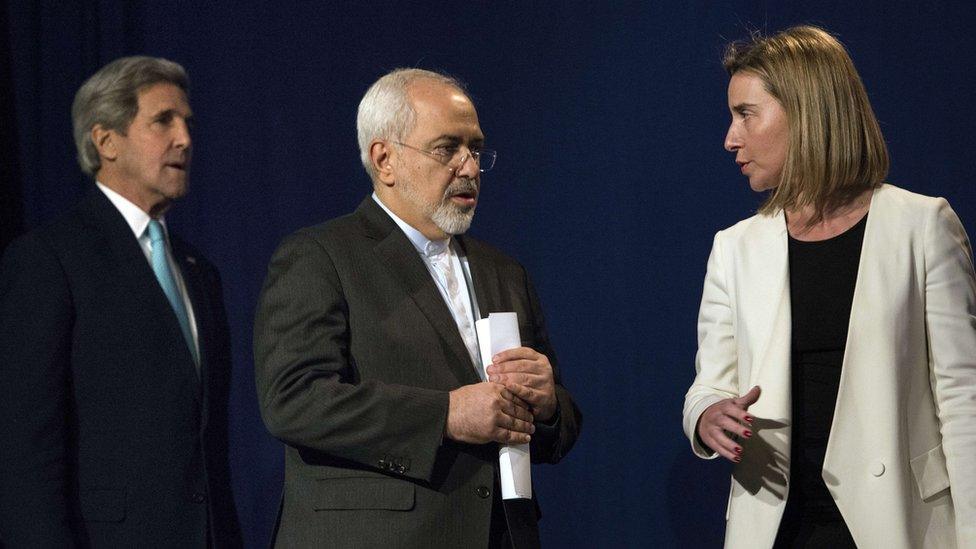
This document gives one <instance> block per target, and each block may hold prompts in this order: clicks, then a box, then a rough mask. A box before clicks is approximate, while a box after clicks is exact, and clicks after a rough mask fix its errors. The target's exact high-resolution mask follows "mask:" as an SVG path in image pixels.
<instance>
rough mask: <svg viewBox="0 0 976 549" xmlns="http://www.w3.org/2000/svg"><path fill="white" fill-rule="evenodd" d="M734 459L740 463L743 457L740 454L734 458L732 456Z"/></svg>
mask: <svg viewBox="0 0 976 549" xmlns="http://www.w3.org/2000/svg"><path fill="white" fill-rule="evenodd" d="M732 461H734V462H736V463H740V462H741V461H742V458H740V457H739V456H735V457H734V458H732Z"/></svg>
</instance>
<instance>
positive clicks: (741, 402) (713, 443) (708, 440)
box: [698, 385, 762, 463]
mask: <svg viewBox="0 0 976 549" xmlns="http://www.w3.org/2000/svg"><path fill="white" fill-rule="evenodd" d="M761 392H762V390H761V389H760V388H759V386H758V385H756V386H755V387H753V388H752V389H750V390H749V392H748V393H746V394H744V395H742V396H740V397H739V398H727V399H724V400H720V401H718V402H716V403H715V404H712V405H711V406H709V407H708V408H705V411H704V412H702V415H701V417H700V418H698V438H699V439H701V442H702V444H704V445H705V446H707V447H709V448H711V449H712V450H713V451H715V452H718V453H719V455H721V456H722V457H724V458H726V459H728V460H730V461H733V462H735V463H739V462H740V461H742V446H740V445H739V444H738V443H737V442H736V441H735V440H733V439H732V436H733V435H735V436H740V437H742V438H749V437H751V436H752V431H751V430H749V429H748V427H752V416H750V415H749V413H748V410H749V407H750V406H752V405H753V404H755V403H756V401H757V400H759V394H760V393H761Z"/></svg>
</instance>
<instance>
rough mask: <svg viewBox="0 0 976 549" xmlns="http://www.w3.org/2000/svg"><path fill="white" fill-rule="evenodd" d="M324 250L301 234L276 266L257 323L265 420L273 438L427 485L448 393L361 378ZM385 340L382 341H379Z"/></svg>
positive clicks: (333, 273)
mask: <svg viewBox="0 0 976 549" xmlns="http://www.w3.org/2000/svg"><path fill="white" fill-rule="evenodd" d="M350 314H351V313H350V311H349V309H348V306H347V303H346V300H345V298H344V295H343V291H342V287H341V283H340V279H339V276H338V274H337V272H336V270H335V267H334V264H333V262H332V259H331V258H330V256H329V254H328V252H327V251H326V250H325V249H324V248H323V247H322V246H321V245H320V244H319V243H318V242H316V241H315V240H313V239H312V238H310V237H308V236H306V235H304V234H302V233H298V234H296V235H293V236H291V237H289V238H288V239H286V240H285V242H284V243H282V245H281V246H280V248H279V249H278V251H277V252H276V253H275V255H274V257H273V258H272V260H271V265H270V267H269V271H268V277H267V280H266V281H265V284H264V289H263V290H262V293H261V297H260V300H259V303H258V310H257V317H256V319H255V325H254V359H255V371H256V380H257V390H258V400H259V403H260V406H261V413H262V417H263V418H264V422H265V424H266V425H267V427H268V430H269V431H270V432H271V434H272V435H274V436H275V437H277V438H278V439H279V440H281V441H283V442H285V443H286V444H289V445H291V446H294V447H299V448H311V449H314V450H317V451H319V452H324V453H326V454H328V455H330V456H332V457H335V458H339V459H342V460H349V461H352V462H356V463H359V464H361V465H365V466H368V467H379V468H384V467H383V464H384V463H385V464H389V462H390V461H393V462H395V463H396V462H399V463H400V464H402V465H403V466H404V467H403V468H402V469H401V470H399V471H398V470H397V469H398V467H389V466H387V467H385V468H386V469H388V470H390V469H392V470H393V472H399V473H400V474H403V475H405V476H408V477H412V478H417V479H422V480H430V476H431V473H432V471H433V468H434V462H435V460H436V458H437V453H438V451H439V449H440V447H441V442H442V438H443V433H444V426H445V423H446V421H447V411H448V405H449V396H448V393H447V392H446V391H436V390H430V389H423V388H419V387H411V386H406V385H395V384H387V383H382V382H378V381H375V380H366V381H363V380H359V379H357V374H356V372H355V368H354V364H353V358H352V357H351V356H350V351H349V341H350V337H351V334H350V332H349V315H350ZM378 343H380V342H378Z"/></svg>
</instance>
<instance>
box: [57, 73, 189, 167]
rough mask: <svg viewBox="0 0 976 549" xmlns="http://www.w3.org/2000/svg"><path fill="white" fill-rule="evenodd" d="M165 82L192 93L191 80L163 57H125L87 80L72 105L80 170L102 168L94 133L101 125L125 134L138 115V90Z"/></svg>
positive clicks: (72, 120)
mask: <svg viewBox="0 0 976 549" xmlns="http://www.w3.org/2000/svg"><path fill="white" fill-rule="evenodd" d="M160 82H166V83H170V84H173V85H175V86H178V87H179V88H180V89H182V90H183V92H184V93H189V88H190V80H189V78H188V77H187V76H186V70H184V69H183V67H182V66H180V65H179V64H178V63H174V62H172V61H169V60H166V59H163V58H161V57H143V56H135V57H123V58H121V59H116V60H115V61H112V62H111V63H109V64H108V65H105V66H104V67H102V68H101V69H99V71H98V72H96V73H95V74H93V75H92V76H91V78H89V79H88V80H86V81H85V83H84V84H82V85H81V88H79V89H78V93H76V94H75V100H74V103H72V104H71V123H72V126H73V133H74V138H75V147H76V148H77V149H78V164H80V165H81V171H83V172H85V173H86V174H88V175H92V176H93V175H95V173H97V172H98V170H99V168H101V166H102V161H101V158H99V156H98V149H96V148H95V143H93V142H92V139H91V130H92V128H93V127H95V126H96V125H101V126H102V127H103V128H105V129H107V130H115V131H117V132H119V133H121V134H122V135H125V132H126V131H127V129H128V128H129V124H131V123H132V120H133V119H134V118H135V117H136V113H137V112H139V90H141V89H143V88H145V87H146V86H151V85H153V84H158V83H160Z"/></svg>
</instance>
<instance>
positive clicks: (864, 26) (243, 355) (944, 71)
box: [0, 0, 976, 547]
mask: <svg viewBox="0 0 976 549" xmlns="http://www.w3.org/2000/svg"><path fill="white" fill-rule="evenodd" d="M4 16H6V18H4ZM804 22H811V23H819V24H822V25H825V26H826V27H827V28H828V29H830V30H832V31H834V32H835V33H837V34H839V36H840V38H841V39H842V40H843V41H844V42H845V43H846V44H847V46H848V47H849V48H850V51H851V53H852V55H853V57H854V61H855V63H856V64H857V66H858V68H859V69H860V72H861V74H862V76H863V78H864V81H865V84H866V86H867V88H868V91H869V93H870V96H871V99H872V101H873V104H874V107H875V109H876V112H877V115H878V117H879V118H880V120H881V122H882V128H883V130H884V132H885V135H886V137H887V139H888V142H889V144H890V147H891V153H892V159H893V163H892V170H891V175H890V181H891V182H893V183H895V184H897V185H901V186H903V187H906V188H908V189H911V190H914V191H918V192H922V193H925V194H932V195H942V196H945V197H946V198H948V199H949V201H950V202H951V203H952V205H953V206H954V207H955V209H956V211H957V212H958V213H959V215H960V217H961V218H962V219H963V221H964V223H965V225H966V227H967V229H968V230H969V233H970V235H976V200H974V199H976V191H974V190H973V187H972V178H973V164H974V160H973V159H974V156H976V155H974V152H973V139H972V136H973V135H974V134H976V109H974V107H973V104H972V102H973V97H974V91H973V90H974V89H976V77H974V71H973V68H974V66H973V59H974V56H976V38H974V36H976V35H974V33H973V32H972V29H973V28H976V11H974V9H973V8H971V7H967V6H965V4H964V3H963V2H958V3H941V2H933V3H915V2H911V3H908V2H905V3H899V2H885V3H879V4H877V5H875V4H874V3H872V2H846V1H845V2H823V3H816V2H814V3H810V2H768V3H766V2H721V3H718V2H715V3H713V2H702V1H689V2H680V3H679V2H675V3H667V4H665V3H660V4H659V3H652V2H633V3H623V2H619V3H618V2H577V3H558V2H468V3H440V2H431V3H428V4H420V3H411V2H364V3H353V2H349V3H326V2H295V3H291V2H278V3H273V4H272V3H262V2H247V1H245V2H233V3H231V2H222V3H211V2H149V3H145V4H137V3H133V2H126V1H115V2H113V1H108V0H103V1H97V0H76V1H73V2H59V1H46V2H14V3H9V2H8V3H4V4H3V10H2V12H0V30H4V31H6V32H4V33H3V36H0V48H2V50H0V51H2V55H0V97H2V98H3V103H2V111H0V124H2V130H0V135H2V138H3V141H2V145H3V146H2V150H0V153H2V155H3V156H2V158H0V160H2V163H3V164H2V179H0V181H2V182H3V188H2V195H0V196H2V204H0V205H2V210H0V220H2V221H3V224H2V226H0V227H2V229H3V231H4V232H3V234H2V236H3V243H5V242H6V239H7V238H8V237H9V236H10V235H11V234H13V233H14V232H17V231H19V230H24V229H29V228H32V227H36V226H38V225H40V224H43V223H45V222H48V221H49V220H51V219H52V218H53V217H54V216H56V215H57V214H58V213H60V212H63V211H65V210H66V209H67V208H68V207H69V206H70V205H71V204H72V203H73V202H74V201H76V200H77V199H78V198H79V197H80V196H81V195H82V193H83V192H84V190H85V189H86V188H87V187H88V186H89V185H91V183H90V182H89V181H86V180H85V178H84V177H83V176H82V175H81V173H80V171H79V169H78V167H77V165H76V163H75V160H74V157H75V152H74V147H73V145H72V141H71V132H70V117H69V108H70V103H71V100H72V97H73V95H74V93H75V91H76V90H77V88H78V86H79V85H80V84H81V83H82V82H83V80H84V79H85V78H87V77H88V76H89V75H90V74H91V73H92V72H94V71H95V70H96V69H97V68H98V67H100V66H101V65H103V64H105V63H106V62H108V61H110V60H112V59H114V58H116V57H119V56H123V55H131V54H149V55H158V56H163V57H167V58H171V59H174V60H176V61H179V62H180V63H182V64H183V65H184V66H185V67H186V68H187V70H188V71H189V73H190V77H191V80H192V85H193V90H192V95H191V102H192V105H193V108H194V110H195V111H196V115H197V129H196V131H195V134H194V139H195V149H196V151H195V153H196V154H195V160H194V166H193V177H192V183H193V186H192V191H191V194H190V195H189V196H188V197H187V198H186V199H185V200H183V201H182V202H181V203H179V204H178V205H177V206H176V207H175V208H174V209H173V210H172V211H171V213H170V214H169V215H168V219H169V220H170V222H171V224H172V225H173V226H174V228H175V230H176V231H178V232H179V233H181V234H182V235H184V236H186V237H188V238H189V239H190V240H191V241H193V242H194V243H195V244H196V245H197V246H198V247H199V248H201V249H202V250H203V251H204V252H205V253H206V255H208V256H209V257H210V258H211V259H212V260H213V261H214V262H215V263H216V264H217V265H218V266H219V267H220V269H221V271H222V273H223V277H224V283H225V284H224V285H225V289H226V296H225V299H226V303H227V308H228V311H229V314H230V319H231V322H232V329H233V336H234V346H235V351H234V352H235V354H234V358H235V365H234V376H235V377H234V380H233V394H232V413H231V418H232V424H231V434H230V440H231V444H232V448H231V455H232V460H233V463H232V467H233V472H234V479H233V480H234V488H235V491H236V495H237V504H238V509H239V512H240V516H241V522H242V524H243V526H244V534H245V537H246V540H247V544H248V546H249V547H260V546H262V545H264V544H265V543H266V541H267V538H268V536H269V533H270V531H271V527H272V521H273V518H274V512H275V508H276V504H277V501H278V496H279V493H280V488H281V476H282V473H281V464H282V450H281V446H280V444H279V443H278V442H277V441H276V440H274V439H272V438H271V437H270V436H269V435H268V434H267V432H266V431H265V429H264V426H263V425H262V423H261V419H260V417H259V414H258V409H257V404H256V397H255V391H254V381H253V373H252V370H253V366H252V358H251V321H252V316H253V312H254V306H255V302H256V299H257V295H258V291H259V289H260V285H261V283H262V280H263V278H264V274H265V269H266V266H267V262H268V259H269V258H270V256H271V253H272V251H273V250H274V248H275V247H276V245H277V244H278V242H279V241H280V239H281V238H282V237H283V236H284V235H286V234H288V233H290V232H292V231H294V230H296V229H298V228H299V227H303V226H306V225H310V224H314V223H318V222H320V221H323V220H325V219H329V218H331V217H334V216H337V215H340V214H344V213H346V212H349V211H351V210H352V209H353V208H354V207H355V206H356V204H357V203H358V202H359V200H361V199H362V198H363V197H364V196H365V195H366V194H367V193H368V192H369V189H370V187H369V181H368V178H367V177H366V175H365V174H364V173H363V170H362V168H361V166H360V164H359V160H358V153H357V149H356V141H355V111H356V106H357V105H358V102H359V99H360V97H361V96H362V94H363V92H364V91H365V89H366V88H367V87H368V86H369V84H370V83H372V82H373V81H374V80H375V79H376V78H377V77H378V76H379V75H381V74H382V73H384V72H385V71H387V70H389V69H392V68H394V67H397V66H418V67H424V68H433V69H440V70H445V71H447V72H449V73H452V74H455V75H457V76H459V77H461V78H462V79H463V80H465V81H466V82H468V84H469V85H470V90H471V93H472V95H473V97H474V99H475V102H476V104H477V106H478V110H479V114H480V117H481V123H482V128H483V129H484V131H485V133H486V134H487V136H488V140H489V143H490V146H493V147H494V148H497V149H498V150H499V151H500V152H499V160H498V165H497V168H496V169H495V171H493V172H491V173H490V174H488V175H487V176H486V177H485V178H484V194H483V196H482V202H481V204H480V206H479V208H478V215H477V217H476V220H475V224H474V227H473V229H472V233H473V234H475V235H477V236H479V237H481V238H483V239H486V240H488V241H490V242H492V243H494V244H496V245H497V246H499V247H501V248H502V249H504V250H507V251H508V252H509V253H510V254H512V255H514V256H515V257H517V258H518V259H520V260H521V261H522V262H523V263H524V264H525V265H526V266H527V267H528V269H529V271H530V273H532V275H533V278H534V280H535V282H536V286H537V287H538V289H539V292H540V294H541V297H542V300H543V304H544V306H545V309H546V312H547V314H548V318H549V323H550V328H551V332H552V335H553V339H554V342H555V345H556V348H557V349H558V351H559V357H560V360H561V363H562V365H563V373H564V376H565V382H566V385H567V386H568V387H569V388H570V390H572V391H573V392H574V394H575V395H576V398H577V400H578V402H579V404H580V406H581V407H582V409H583V412H584V415H585V420H586V421H585V428H584V432H583V436H582V438H581V439H580V441H579V443H578V445H577V447H576V449H575V450H574V451H573V453H572V454H571V455H570V456H569V457H568V458H567V459H566V460H565V461H564V462H563V463H562V464H560V465H559V466H557V467H547V466H540V467H537V468H536V469H535V470H534V475H535V479H536V490H537V493H538V494H539V496H540V499H541V502H542V506H543V512H544V515H545V516H544V518H543V521H542V523H541V525H542V535H543V540H544V542H545V544H546V545H547V546H550V547H640V546H654V547H708V546H711V547H715V546H718V545H719V544H720V543H721V538H722V532H723V529H724V521H723V516H724V510H725V498H726V496H727V493H728V484H727V480H726V479H727V475H728V472H729V468H728V467H727V466H725V465H724V464H723V463H719V462H703V461H699V460H697V459H696V458H694V457H693V456H692V454H691V452H690V449H689V445H688V442H687V441H686V440H685V439H684V437H683V435H682V432H681V426H680V423H681V404H682V400H683V396H684V392H685V390H686V388H687V386H688V384H689V383H690V382H691V380H692V378H693V375H694V366H693V359H694V353H695V317H696V314H697V309H698V304H699V299H700V292H701V286H702V280H703V276H704V271H705V260H706V258H707V255H708V252H709V247H710V245H711V238H712V235H713V234H714V233H715V231H717V230H719V229H722V228H724V227H726V226H729V225H731V224H732V223H734V222H735V221H737V220H739V219H741V218H744V217H747V216H749V215H751V213H752V212H753V211H754V209H755V208H756V207H757V205H758V203H759V201H760V197H757V196H755V195H753V194H752V193H751V192H750V191H749V189H748V186H747V182H746V181H745V179H744V178H743V177H742V176H741V175H740V174H739V173H738V170H737V168H736V166H735V165H734V163H733V162H732V157H731V155H730V154H728V153H726V152H725V151H724V150H723V149H722V140H723V138H724V135H725V130H726V127H727V123H728V120H729V115H728V113H727V109H726V105H725V89H726V84H727V78H726V76H725V74H724V73H723V71H722V68H721V66H720V63H719V58H720V54H721V51H722V45H723V44H724V42H725V41H726V39H727V38H739V37H743V36H745V35H746V33H747V31H748V29H752V28H760V29H768V30H770V31H774V30H778V29H781V28H784V27H786V26H789V25H793V24H798V23H804ZM7 46H9V48H8V47H7ZM11 98H12V100H11Z"/></svg>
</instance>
